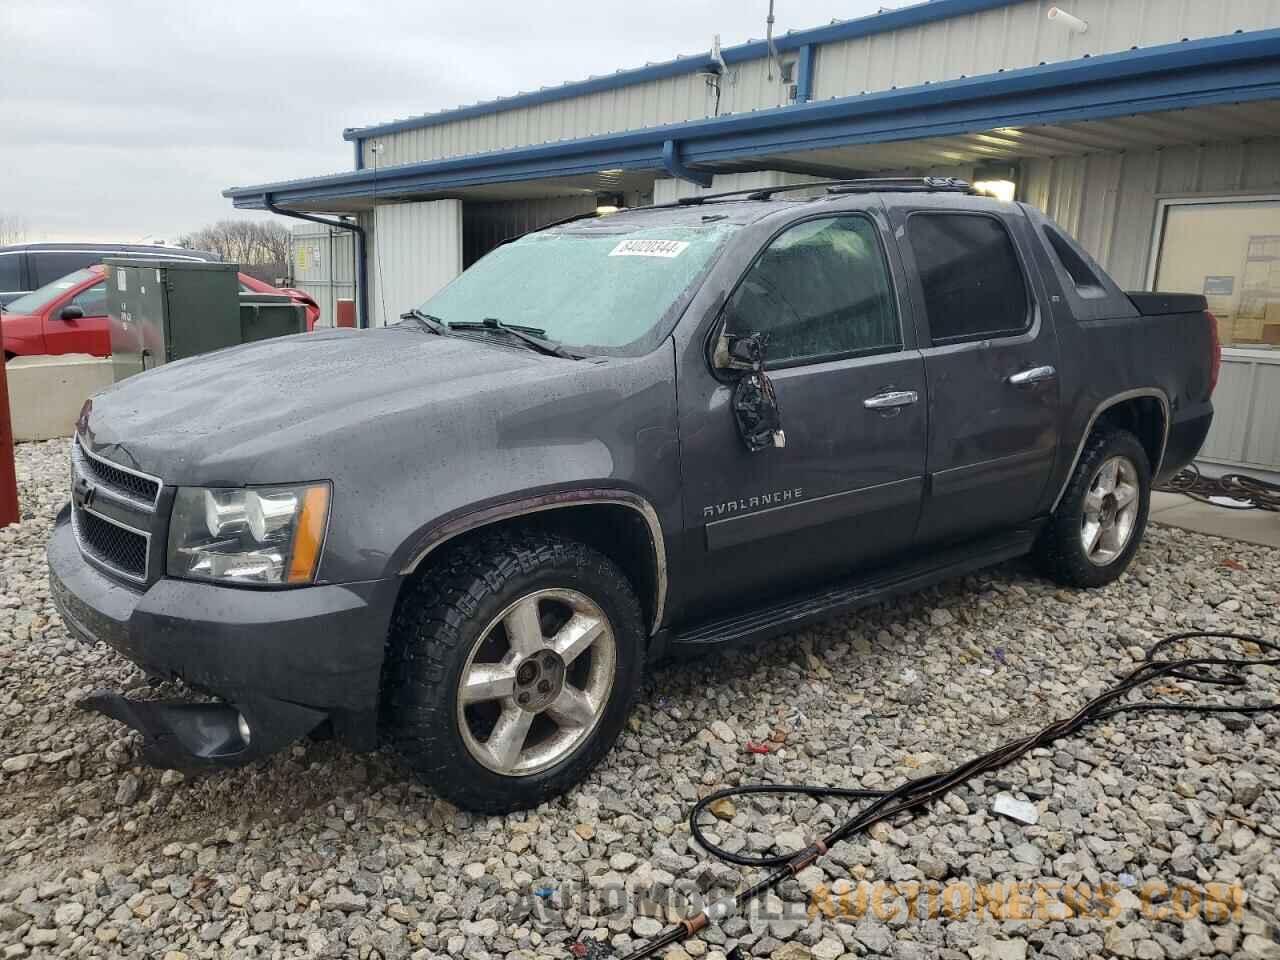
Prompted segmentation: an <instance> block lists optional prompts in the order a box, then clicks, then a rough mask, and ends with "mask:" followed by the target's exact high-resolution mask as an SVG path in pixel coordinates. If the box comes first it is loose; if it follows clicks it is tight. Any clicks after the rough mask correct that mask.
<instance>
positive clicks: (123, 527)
mask: <svg viewBox="0 0 1280 960" xmlns="http://www.w3.org/2000/svg"><path fill="white" fill-rule="evenodd" d="M161 486H162V484H161V482H160V480H159V479H158V478H156V477H150V476H147V475H146V474H143V473H139V472H138V471H136V470H131V469H129V468H127V467H122V466H120V465H119V464H116V463H111V462H109V461H106V460H104V459H103V458H102V457H100V456H98V455H96V454H94V453H91V452H90V451H89V450H87V449H85V447H84V445H83V444H82V443H81V441H80V437H79V436H77V437H76V438H75V439H74V440H73V441H72V445H71V525H72V529H73V530H74V532H75V535H76V541H77V543H79V545H80V553H81V554H82V555H83V556H84V557H85V559H86V560H88V561H89V562H90V563H93V564H94V565H95V566H98V567H101V568H102V569H103V570H105V571H106V572H107V573H110V574H112V575H114V576H117V577H120V578H122V579H125V580H130V581H133V582H134V583H140V584H145V583H148V582H149V581H148V574H149V572H150V570H149V559H150V553H151V531H152V528H153V526H154V523H155V520H156V504H157V502H158V501H159V499H160V488H161Z"/></svg>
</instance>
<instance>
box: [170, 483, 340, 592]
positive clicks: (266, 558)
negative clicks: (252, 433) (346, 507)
mask: <svg viewBox="0 0 1280 960" xmlns="http://www.w3.org/2000/svg"><path fill="white" fill-rule="evenodd" d="M328 517H329V484H327V483H312V484H306V485H305V486H291V487H213V488H203V487H179V488H178V495H177V497H176V498H175V499H174V502H173V516H172V517H171V518H170V520H169V563H168V572H169V575H170V576H171V577H187V578H191V579H196V580H221V581H226V582H230V583H310V582H311V581H312V580H313V579H314V578H315V575H316V567H317V566H318V565H319V563H320V548H321V546H322V545H323V543H324V531H325V523H326V521H327V520H328Z"/></svg>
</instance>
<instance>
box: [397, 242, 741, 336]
mask: <svg viewBox="0 0 1280 960" xmlns="http://www.w3.org/2000/svg"><path fill="white" fill-rule="evenodd" d="M591 223H592V224H593V226H590V227H584V226H575V227H566V228H563V229H558V230H548V231H543V232H540V233H533V234H529V235H528V236H526V237H522V238H520V239H519V240H515V241H513V242H511V243H508V244H504V245H503V246H501V247H498V248H497V249H496V250H494V251H493V252H492V253H490V254H488V255H487V256H485V257H484V258H483V259H481V260H480V261H478V262H477V263H476V264H475V265H474V266H472V267H471V268H470V269H468V270H467V271H466V272H464V273H463V274H462V275H461V276H459V277H458V278H457V279H456V280H454V281H453V283H451V284H449V286H447V287H445V288H444V289H443V290H441V291H440V292H439V293H437V294H436V295H435V296H434V297H432V298H431V299H430V300H428V301H427V302H426V303H424V304H423V305H422V307H421V310H422V312H423V313H428V314H431V315H432V316H435V317H439V318H440V319H441V320H443V321H445V322H446V323H479V322H482V321H484V320H485V319H486V318H488V317H493V318H495V319H497V320H500V321H501V322H502V323H504V324H508V325H510V326H525V327H532V328H535V329H538V330H544V331H546V333H545V336H546V337H547V338H548V339H550V340H555V341H558V342H560V343H563V344H565V345H566V346H570V347H579V348H584V349H586V350H587V351H590V352H598V353H628V352H632V351H634V350H636V349H637V347H639V348H641V349H650V348H651V347H652V346H653V345H654V344H655V343H656V341H657V338H659V337H661V336H665V334H666V330H665V329H663V324H662V322H661V321H663V320H664V319H665V318H667V316H668V314H669V313H670V312H672V309H673V307H675V306H676V305H677V304H678V303H679V302H680V301H681V298H682V295H683V294H685V292H686V291H687V290H689V288H690V287H691V285H692V284H693V281H694V280H695V279H696V278H698V277H699V276H700V275H701V274H702V272H703V270H704V269H706V267H707V266H708V264H709V263H710V262H711V260H712V258H713V257H714V255H715V254H716V252H717V251H718V250H719V249H720V247H721V246H722V245H723V243H724V241H725V240H726V239H727V238H728V236H729V235H730V234H731V233H733V232H734V231H735V230H737V229H738V227H737V225H736V224H729V223H723V222H720V223H714V224H706V225H705V226H704V225H698V226H687V225H685V226H670V225H668V226H653V227H645V228H644V229H634V228H630V225H623V224H619V225H618V227H619V229H616V230H610V229H608V227H607V226H605V225H603V224H602V222H601V221H591ZM681 306H683V304H681Z"/></svg>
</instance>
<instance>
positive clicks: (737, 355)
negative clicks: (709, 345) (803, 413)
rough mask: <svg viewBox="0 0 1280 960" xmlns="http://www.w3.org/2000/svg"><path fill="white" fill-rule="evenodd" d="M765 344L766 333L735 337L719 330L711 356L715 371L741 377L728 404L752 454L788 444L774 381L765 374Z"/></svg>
mask: <svg viewBox="0 0 1280 960" xmlns="http://www.w3.org/2000/svg"><path fill="white" fill-rule="evenodd" d="M768 345H769V335H768V334H766V333H753V334H750V335H748V336H737V335H734V334H732V333H728V332H727V331H725V330H723V329H722V330H721V332H720V336H719V337H717V338H716V346H715V351H714V355H713V357H712V363H713V364H714V365H715V367H716V369H718V370H731V371H734V372H737V373H740V374H741V376H739V377H738V378H737V381H736V383H734V386H733V400H732V404H731V405H732V407H733V417H734V420H735V421H736V422H737V425H738V435H739V436H740V437H742V442H743V443H744V444H745V445H746V448H747V450H749V451H750V452H751V453H759V452H760V451H761V450H767V449H769V448H770V447H779V448H780V447H784V446H786V444H787V436H786V434H785V433H784V432H783V430H782V417H781V414H780V413H779V411H778V398H777V395H776V394H775V393H774V390H773V381H772V380H770V379H769V376H768V374H766V373H765V372H764V363H765V357H766V354H767V352H768Z"/></svg>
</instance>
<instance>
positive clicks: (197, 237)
mask: <svg viewBox="0 0 1280 960" xmlns="http://www.w3.org/2000/svg"><path fill="white" fill-rule="evenodd" d="M178 246H180V247H187V248H189V249H192V250H208V251H209V252H211V253H216V254H218V255H219V256H221V257H222V258H223V259H224V260H228V261H233V262H235V263H239V264H243V265H245V266H259V265H267V264H280V265H281V266H282V267H283V266H287V265H288V263H289V230H288V228H287V227H283V226H281V225H280V224H278V223H271V222H269V221H265V220H219V221H218V222H217V223H214V224H211V225H209V226H207V227H203V228H201V229H199V230H196V231H195V232H194V233H189V234H187V235H186V236H183V237H180V238H179V239H178Z"/></svg>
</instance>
